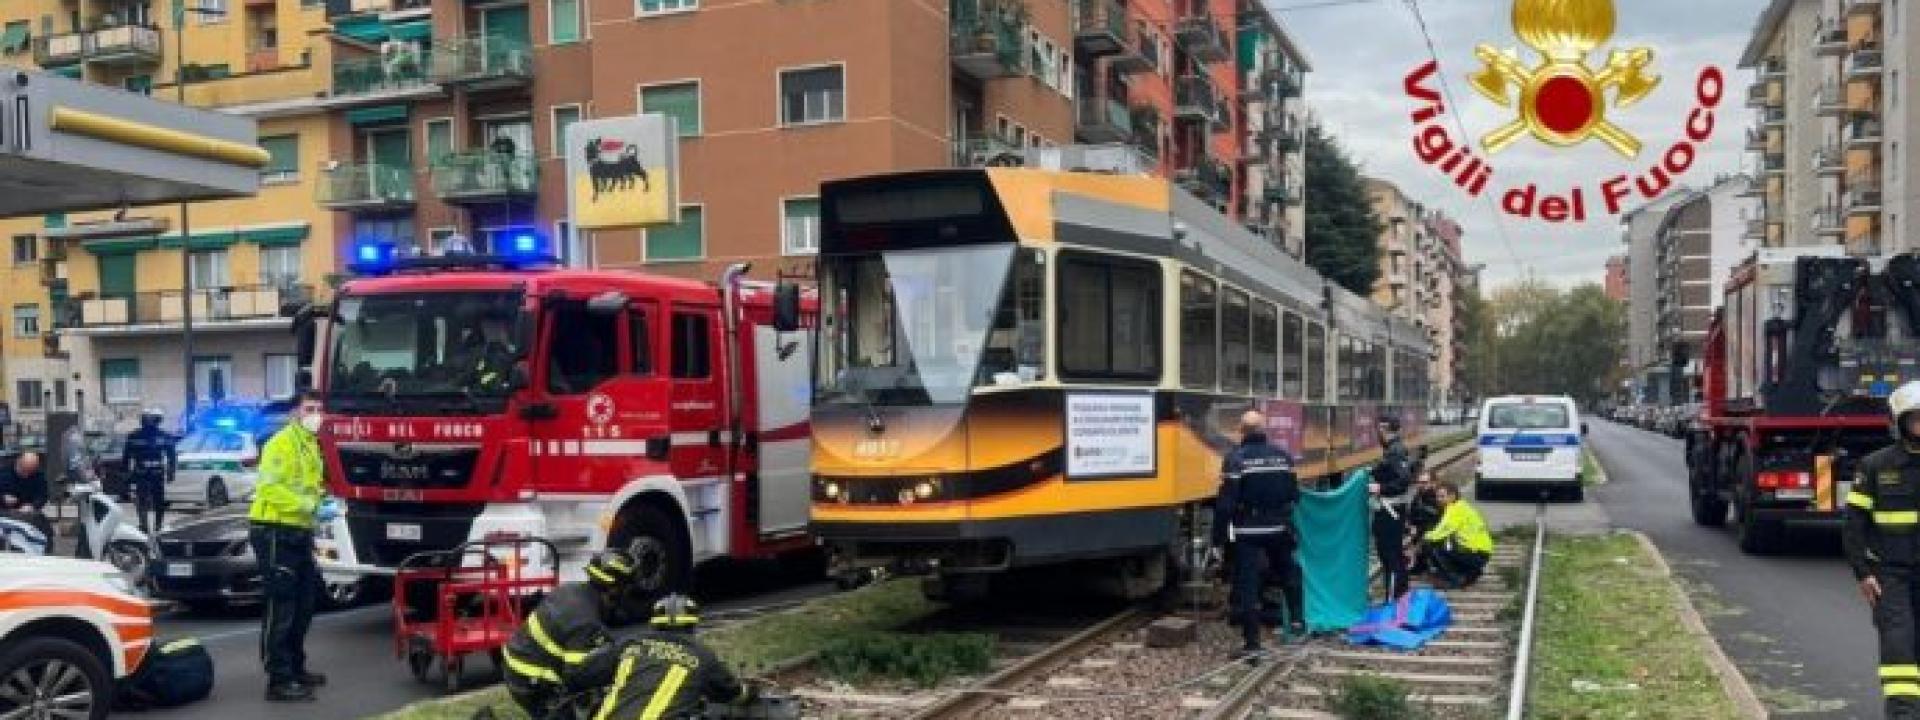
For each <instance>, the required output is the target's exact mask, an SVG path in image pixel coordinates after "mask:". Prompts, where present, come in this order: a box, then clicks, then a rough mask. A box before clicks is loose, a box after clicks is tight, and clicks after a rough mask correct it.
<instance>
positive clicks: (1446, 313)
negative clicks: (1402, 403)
mask: <svg viewBox="0 0 1920 720" xmlns="http://www.w3.org/2000/svg"><path fill="white" fill-rule="evenodd" d="M1421 222H1422V223H1423V224H1424V225H1425V226H1426V236H1427V238H1428V239H1429V240H1428V242H1427V243H1426V245H1425V246H1424V247H1422V248H1421V253H1422V255H1423V261H1424V263H1425V265H1426V267H1427V269H1428V272H1427V273H1426V274H1425V278H1424V280H1423V282H1424V283H1425V284H1426V288H1425V292H1424V293H1422V296H1423V299H1424V301H1425V304H1424V306H1423V307H1422V308H1421V312H1422V313H1424V314H1425V316H1426V321H1427V342H1429V343H1432V345H1433V360H1432V362H1430V363H1429V364H1428V369H1427V370H1428V371H1427V386H1428V395H1429V397H1428V405H1429V406H1432V407H1450V406H1453V405H1457V404H1459V403H1461V402H1463V401H1464V400H1465V398H1464V396H1462V395H1461V393H1460V390H1459V388H1458V387H1457V385H1458V380H1459V378H1460V358H1461V356H1462V355H1463V354H1464V351H1465V349H1466V348H1465V345H1466V328H1465V326H1464V320H1465V319H1464V317H1462V314H1461V313H1460V305H1459V295H1460V292H1461V285H1460V277H1461V275H1462V274H1463V273H1465V272H1466V262H1465V259H1464V258H1463V257H1462V255H1461V250H1460V240H1461V238H1462V236H1463V235H1464V234H1465V233H1464V230H1463V229H1462V228H1461V227H1460V223H1459V222H1457V221H1455V220H1454V219H1453V218H1451V217H1447V215H1446V214H1445V213H1442V212H1440V211H1438V210H1432V211H1429V212H1427V213H1425V214H1424V215H1423V216H1422V218H1421Z"/></svg>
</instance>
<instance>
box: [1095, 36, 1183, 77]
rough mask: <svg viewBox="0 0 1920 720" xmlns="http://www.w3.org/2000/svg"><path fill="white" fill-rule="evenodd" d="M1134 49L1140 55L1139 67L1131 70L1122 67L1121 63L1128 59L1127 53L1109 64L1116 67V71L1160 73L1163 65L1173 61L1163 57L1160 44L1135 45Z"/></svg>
mask: <svg viewBox="0 0 1920 720" xmlns="http://www.w3.org/2000/svg"><path fill="white" fill-rule="evenodd" d="M1134 49H1135V50H1137V51H1138V52H1139V53H1140V61H1139V67H1137V68H1131V69H1128V68H1121V67H1120V63H1121V61H1122V60H1124V59H1125V58H1126V57H1127V55H1126V53H1121V54H1120V55H1118V56H1116V57H1114V58H1113V59H1112V60H1110V61H1108V62H1110V63H1112V64H1113V65H1114V69H1115V70H1125V71H1130V72H1158V71H1159V70H1160V67H1161V66H1162V65H1165V64H1167V63H1168V62H1171V61H1172V58H1168V57H1163V56H1161V54H1160V43H1158V42H1142V43H1136V44H1135V45H1134Z"/></svg>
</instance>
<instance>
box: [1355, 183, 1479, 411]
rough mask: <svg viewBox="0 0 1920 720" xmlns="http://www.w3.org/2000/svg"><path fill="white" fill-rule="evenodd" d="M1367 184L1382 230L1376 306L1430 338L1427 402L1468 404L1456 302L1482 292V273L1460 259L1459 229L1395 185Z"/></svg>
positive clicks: (1375, 286)
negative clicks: (1461, 384) (1462, 381)
mask: <svg viewBox="0 0 1920 720" xmlns="http://www.w3.org/2000/svg"><path fill="white" fill-rule="evenodd" d="M1365 182H1366V187H1367V195H1368V197H1369V198H1371V200H1372V202H1373V209H1374V212H1375V213H1376V214H1378V215H1379V217H1380V220H1381V222H1382V223H1383V224H1384V225H1383V227H1382V229H1381V232H1380V238H1379V246H1380V277H1379V279H1378V280H1376V281H1374V286H1373V296H1372V297H1373V301H1374V302H1375V303H1376V304H1378V305H1380V306H1381V307H1382V308H1385V309H1386V310H1387V312H1389V313H1392V314H1395V315H1399V316H1401V317H1403V318H1406V319H1408V320H1411V321H1412V322H1413V324H1414V325H1415V326H1416V327H1419V328H1421V329H1422V330H1423V331H1424V332H1426V334H1427V340H1428V342H1429V343H1431V344H1432V347H1433V353H1432V355H1430V356H1429V357H1428V361H1427V370H1428V372H1427V375H1428V381H1429V383H1430V384H1431V386H1432V396H1431V397H1430V398H1429V402H1430V403H1432V404H1433V405H1435V406H1439V405H1446V404H1452V403H1455V402H1461V401H1464V400H1465V399H1466V394H1465V393H1466V391H1465V389H1464V388H1457V387H1456V386H1457V385H1459V376H1460V360H1459V359H1460V357H1461V356H1462V355H1463V354H1464V350H1465V347H1464V339H1465V332H1464V328H1463V327H1461V322H1462V317H1461V315H1460V312H1459V306H1458V304H1457V297H1458V294H1459V293H1477V292H1479V286H1478V273H1479V268H1477V267H1470V266H1468V265H1467V263H1466V261H1465V259H1464V258H1463V256H1462V255H1461V247H1460V241H1461V237H1462V235H1463V230H1462V228H1461V226H1460V223H1459V222H1457V221H1455V220H1454V219H1452V218H1450V217H1447V216H1446V215H1445V214H1443V213H1441V212H1439V211H1438V210H1434V209H1429V208H1427V207H1426V206H1424V205H1422V204H1420V203H1418V202H1416V201H1414V200H1412V199H1411V198H1409V197H1407V195H1406V193H1404V192H1402V191H1401V190H1400V188H1399V186H1397V185H1394V184H1393V183H1392V182H1389V181H1386V180H1381V179H1378V178H1366V179H1365Z"/></svg>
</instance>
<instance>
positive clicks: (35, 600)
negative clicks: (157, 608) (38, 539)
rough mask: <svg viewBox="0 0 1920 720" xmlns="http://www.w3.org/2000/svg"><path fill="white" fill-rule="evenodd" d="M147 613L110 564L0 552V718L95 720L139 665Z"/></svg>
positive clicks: (148, 637)
mask: <svg viewBox="0 0 1920 720" xmlns="http://www.w3.org/2000/svg"><path fill="white" fill-rule="evenodd" d="M152 638H153V610H152V607H151V606H149V605H148V604H147V602H146V601H145V600H142V599H140V597H139V596H137V595H135V594H134V591H133V584H132V582H131V581H130V580H129V579H127V578H126V576H124V575H122V574H121V573H120V572H119V571H117V570H115V569H114V568H113V566H111V565H108V564H106V563H102V562H95V561H92V560H76V559H73V558H63V557H43V556H30V555H21V554H15V553H0V688H27V689H29V690H34V689H38V690H42V691H44V692H33V693H30V694H22V693H10V692H0V718H13V717H23V718H41V717H47V718H56V717H57V718H76V719H78V718H85V719H87V720H101V718H105V717H106V716H107V710H108V709H109V708H110V707H111V705H112V702H113V692H114V686H115V685H116V684H118V682H119V681H120V680H121V679H123V678H125V677H127V676H128V675H130V674H132V673H133V671H134V670H136V669H138V668H139V667H140V661H141V660H143V659H144V658H145V657H146V655H147V650H148V648H149V646H150V645H151V644H152V642H153V640H152Z"/></svg>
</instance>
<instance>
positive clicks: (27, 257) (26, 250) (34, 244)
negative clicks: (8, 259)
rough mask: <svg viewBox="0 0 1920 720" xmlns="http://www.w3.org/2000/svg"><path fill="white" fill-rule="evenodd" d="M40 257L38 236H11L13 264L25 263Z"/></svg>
mask: <svg viewBox="0 0 1920 720" xmlns="http://www.w3.org/2000/svg"><path fill="white" fill-rule="evenodd" d="M39 259H40V238H37V237H34V236H32V235H15V236H13V264H15V265H25V264H27V263H30V262H34V261H37V260H39Z"/></svg>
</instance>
